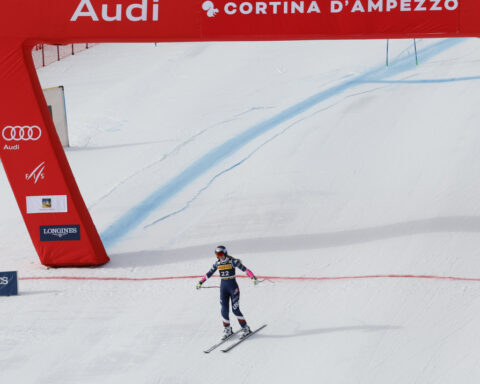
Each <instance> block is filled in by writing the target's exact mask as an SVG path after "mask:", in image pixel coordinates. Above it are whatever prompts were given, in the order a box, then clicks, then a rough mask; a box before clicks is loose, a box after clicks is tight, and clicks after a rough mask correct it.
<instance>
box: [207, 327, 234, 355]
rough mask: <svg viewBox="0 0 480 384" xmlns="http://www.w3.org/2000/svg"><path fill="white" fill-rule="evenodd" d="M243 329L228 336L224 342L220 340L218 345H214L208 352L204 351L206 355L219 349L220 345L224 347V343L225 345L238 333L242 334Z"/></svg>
mask: <svg viewBox="0 0 480 384" xmlns="http://www.w3.org/2000/svg"><path fill="white" fill-rule="evenodd" d="M240 331H241V329H239V330H238V331H235V332H233V333H232V334H231V335H230V336H228V337H227V338H226V339H223V340H220V341H219V342H218V343H217V344H215V345H212V346H211V347H210V348H208V349H207V350H205V351H203V352H205V353H210V352H212V351H213V350H214V349H216V348H218V347H219V346H220V345H222V344H223V343H225V342H226V341H228V340H230V339H231V338H232V337H233V336H234V335H236V334H237V333H238V332H240Z"/></svg>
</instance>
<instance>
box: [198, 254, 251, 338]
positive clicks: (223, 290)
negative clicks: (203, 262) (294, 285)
mask: <svg viewBox="0 0 480 384" xmlns="http://www.w3.org/2000/svg"><path fill="white" fill-rule="evenodd" d="M215 255H216V256H217V259H218V260H217V261H216V262H215V263H214V264H213V266H212V268H210V270H209V271H208V272H207V273H206V274H205V275H204V276H203V277H202V279H201V280H200V281H199V282H198V283H197V289H200V288H201V287H202V284H203V283H204V282H205V281H206V280H207V279H209V278H210V277H211V276H212V275H213V274H214V273H215V271H216V270H217V269H218V270H219V272H220V278H221V279H222V281H221V283H220V305H221V306H222V310H221V313H222V318H223V326H224V328H223V336H222V340H225V339H226V338H228V337H230V336H231V335H232V327H231V326H230V315H229V312H230V308H229V304H230V300H231V301H232V311H233V314H234V315H235V316H237V320H238V323H239V324H240V326H241V327H242V335H241V338H244V337H245V336H247V335H248V334H249V333H250V332H251V330H250V327H249V326H248V325H247V321H246V320H245V318H244V317H243V315H242V312H240V288H239V287H238V284H237V281H236V280H235V268H238V269H240V270H242V271H243V272H246V274H247V275H248V277H250V278H251V279H252V281H253V284H254V285H257V284H258V280H257V278H256V277H255V275H254V274H253V273H252V271H250V270H249V269H247V268H246V267H245V266H244V265H243V264H242V262H241V260H239V259H236V258H234V257H232V256H230V255H229V254H228V252H227V249H226V248H225V247H224V246H223V245H219V246H218V247H217V248H216V249H215Z"/></svg>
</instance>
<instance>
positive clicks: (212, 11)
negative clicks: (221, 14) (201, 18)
mask: <svg viewBox="0 0 480 384" xmlns="http://www.w3.org/2000/svg"><path fill="white" fill-rule="evenodd" d="M202 9H203V10H204V11H205V12H207V16H208V17H215V16H216V15H217V13H218V8H215V5H213V3H212V2H211V1H205V2H204V3H203V4H202Z"/></svg>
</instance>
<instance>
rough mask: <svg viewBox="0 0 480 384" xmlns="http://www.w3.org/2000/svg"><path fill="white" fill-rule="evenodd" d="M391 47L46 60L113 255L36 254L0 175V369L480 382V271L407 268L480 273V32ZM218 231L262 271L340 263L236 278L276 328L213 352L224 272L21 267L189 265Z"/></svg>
mask: <svg viewBox="0 0 480 384" xmlns="http://www.w3.org/2000/svg"><path fill="white" fill-rule="evenodd" d="M385 48H386V42H385V40H374V41H319V42H273V43H272V42H270V43H252V42H248V43H191V44H190V43H182V44H158V46H156V47H155V46H154V44H102V45H99V46H96V47H94V48H92V49H90V50H88V51H86V52H83V53H80V54H78V55H75V56H74V57H70V58H68V59H65V60H63V61H61V62H58V63H55V64H52V65H50V66H48V67H46V68H43V69H41V70H39V77H40V80H41V83H42V86H43V87H44V88H46V87H50V86H56V85H63V86H64V87H65V93H66V104H67V114H68V120H69V132H70V142H71V145H72V147H71V148H69V149H67V150H66V152H67V156H68V159H69V161H70V164H71V166H72V169H73V171H74V174H75V176H76V178H77V181H78V184H79V187H80V189H81V191H82V193H83V196H84V198H85V201H86V204H87V206H88V207H89V209H90V212H91V214H92V217H93V219H94V222H95V224H96V226H97V228H98V230H99V232H100V234H101V236H102V239H103V240H104V242H105V245H106V247H107V251H108V253H109V255H110V257H111V262H110V263H108V264H107V265H105V266H103V267H100V268H94V269H93V268H87V269H48V268H46V267H44V266H42V265H41V264H40V263H39V260H38V258H37V256H36V254H35V251H34V249H33V246H32V244H31V241H30V239H29V237H28V234H27V231H26V229H25V227H24V224H23V222H22V219H21V216H20V214H19V212H18V208H17V206H16V203H15V200H14V198H13V194H12V192H11V190H10V187H9V185H8V182H7V180H6V177H5V174H4V172H3V170H2V171H1V173H0V200H1V201H2V210H1V212H2V213H1V217H0V270H18V272H19V276H20V278H21V280H20V295H19V296H17V297H3V298H0V382H1V383H4V382H5V383H7V382H8V383H10V382H16V383H48V384H50V383H62V384H65V383H68V384H73V383H115V384H119V383H196V384H202V383H212V384H213V383H222V384H223V383H232V384H236V383H288V384H291V383H292V382H296V383H329V384H331V383H335V384H336V383H344V384H351V383H357V384H360V383H362V384H385V383H392V384H393V383H401V384H407V383H412V384H413V383H422V384H424V383H438V384H440V383H441V384H445V383H455V384H457V383H462V384H468V383H478V382H479V380H480V325H479V324H478V323H477V321H478V319H479V318H480V281H476V280H471V281H469V280H454V279H440V278H422V277H421V276H422V275H426V276H437V277H458V278H480V236H479V232H480V123H479V122H480V108H479V101H480V41H478V40H477V39H460V40H455V39H452V40H427V39H423V40H417V48H418V59H419V65H418V66H416V65H415V57H414V51H413V40H391V41H390V57H389V59H390V60H389V61H390V63H389V64H390V65H389V66H388V67H386V65H385ZM46 172H47V173H48V168H47V169H46ZM218 244H223V245H225V246H227V248H228V249H229V251H230V253H231V254H233V255H235V256H237V257H239V258H241V259H242V260H243V262H244V264H245V265H246V266H247V267H249V268H250V269H251V270H252V271H253V272H254V273H255V274H257V275H259V276H276V277H282V276H283V277H313V278H323V277H342V279H338V280H337V279H333V280H301V279H293V280H282V279H271V280H270V281H265V282H263V283H261V284H260V285H258V286H256V287H254V286H253V285H252V283H251V282H250V281H249V280H248V279H238V281H239V285H240V287H241V309H242V311H243V313H244V315H245V317H246V319H247V320H248V322H249V324H250V325H251V327H252V328H256V327H257V326H260V325H262V324H264V323H267V324H268V326H267V328H265V329H264V330H262V331H261V333H259V334H257V335H255V336H253V337H252V338H251V339H249V340H248V341H246V342H245V343H243V344H241V345H240V346H239V347H238V348H236V349H234V350H232V351H231V352H229V353H227V354H224V353H222V352H221V351H219V350H217V351H214V352H212V353H211V354H209V355H207V354H204V353H203V352H202V351H203V350H204V349H205V348H207V347H209V346H210V345H211V344H213V343H214V342H216V341H217V340H218V339H219V337H220V336H221V332H222V324H221V317H220V306H219V299H218V289H215V288H213V289H202V290H198V291H197V290H195V284H196V282H197V279H196V278H186V279H172V280H152V281H121V280H28V279H26V278H30V277H59V276H70V277H85V278H157V277H182V276H191V275H194V276H195V275H202V274H204V273H205V272H206V271H207V270H208V269H209V268H210V266H211V265H212V264H213V262H214V261H215V260H214V254H213V250H214V247H215V246H216V245H218ZM238 273H239V274H240V275H243V273H242V272H238ZM379 275H382V276H383V275H408V276H416V277H408V276H404V277H400V276H397V277H395V276H391V277H378V276H379ZM364 276H371V277H369V278H359V277H364ZM343 277H345V278H344V279H343ZM218 282H219V280H218V279H217V278H212V279H210V280H209V281H208V283H206V285H217V284H218ZM231 319H232V323H233V324H234V326H235V327H236V328H238V324H237V323H236V320H235V319H234V317H233V316H232V317H231Z"/></svg>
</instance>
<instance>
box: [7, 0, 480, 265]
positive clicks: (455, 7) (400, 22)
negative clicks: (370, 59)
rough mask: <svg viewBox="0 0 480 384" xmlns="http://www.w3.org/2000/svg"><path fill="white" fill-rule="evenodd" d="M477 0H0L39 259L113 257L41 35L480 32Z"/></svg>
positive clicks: (10, 169) (18, 152)
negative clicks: (81, 172) (39, 61)
mask: <svg viewBox="0 0 480 384" xmlns="http://www.w3.org/2000/svg"><path fill="white" fill-rule="evenodd" d="M479 31H480V1H479V0H305V1H298V0H296V1H291V0H288V1H226V0H222V1H218V0H138V1H135V0H45V1H39V0H2V1H1V4H0V90H1V92H2V93H3V97H2V103H0V156H1V160H2V164H3V166H4V168H5V171H6V174H7V177H8V179H9V182H10V185H11V187H12V190H13V192H14V195H15V198H16V200H17V203H18V206H19V208H20V211H21V213H22V216H23V219H24V221H25V224H26V227H27V229H28V231H29V233H30V237H31V239H32V242H33V244H34V246H35V249H36V250H37V252H38V255H39V257H40V260H41V262H42V263H43V264H45V265H49V266H56V267H61V266H92V265H101V264H104V263H106V262H107V261H108V260H109V259H108V256H107V254H106V252H105V249H104V247H103V244H102V241H101V239H100V237H99V235H98V233H97V230H96V228H95V226H94V224H93V222H92V219H91V217H90V214H89V212H88V210H87V208H86V206H85V203H84V201H83V198H82V196H81V194H80V191H79V189H78V187H77V184H76V182H75V178H74V176H73V174H72V171H71V169H70V167H69V165H68V162H67V159H66V156H65V153H64V151H63V148H62V145H61V144H60V141H59V138H58V136H57V133H56V131H55V127H54V125H53V121H52V119H51V116H50V113H49V110H48V108H47V105H46V103H45V100H44V97H43V93H42V89H41V87H40V84H39V82H38V79H37V76H36V72H35V68H34V65H33V61H32V57H31V50H32V47H33V46H34V45H35V44H38V43H52V44H67V43H81V42H82V43H83V42H155V41H158V42H161V41H163V42H168V41H172V42H174V41H242V40H243V41H246V40H302V39H303V40H306V39H352V38H358V39H369V38H409V37H423V38H428V37H464V36H478V35H479Z"/></svg>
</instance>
